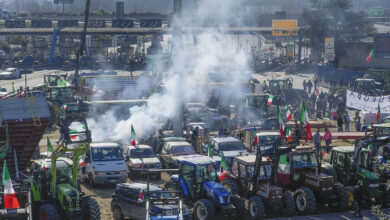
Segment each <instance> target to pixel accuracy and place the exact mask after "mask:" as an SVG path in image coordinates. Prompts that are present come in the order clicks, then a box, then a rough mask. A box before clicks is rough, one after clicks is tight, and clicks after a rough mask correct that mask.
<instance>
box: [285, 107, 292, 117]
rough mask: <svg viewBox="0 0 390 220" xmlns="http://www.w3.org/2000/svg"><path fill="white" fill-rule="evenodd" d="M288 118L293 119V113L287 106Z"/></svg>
mask: <svg viewBox="0 0 390 220" xmlns="http://www.w3.org/2000/svg"><path fill="white" fill-rule="evenodd" d="M286 117H287V118H288V120H291V119H292V113H291V110H290V106H287V111H286Z"/></svg>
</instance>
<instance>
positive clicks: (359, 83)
mask: <svg viewBox="0 0 390 220" xmlns="http://www.w3.org/2000/svg"><path fill="white" fill-rule="evenodd" d="M374 82H375V81H374V80H373V79H364V78H358V79H355V83H354V86H353V89H354V91H355V92H360V93H363V92H365V91H374V90H375V84H374Z"/></svg>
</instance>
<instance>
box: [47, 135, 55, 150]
mask: <svg viewBox="0 0 390 220" xmlns="http://www.w3.org/2000/svg"><path fill="white" fill-rule="evenodd" d="M47 151H49V152H51V153H52V152H53V151H54V149H53V145H51V142H50V139H49V137H47Z"/></svg>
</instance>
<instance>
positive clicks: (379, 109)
mask: <svg viewBox="0 0 390 220" xmlns="http://www.w3.org/2000/svg"><path fill="white" fill-rule="evenodd" d="M380 117H381V106H380V105H379V103H378V110H377V112H376V120H377V121H378V120H379V118H380Z"/></svg>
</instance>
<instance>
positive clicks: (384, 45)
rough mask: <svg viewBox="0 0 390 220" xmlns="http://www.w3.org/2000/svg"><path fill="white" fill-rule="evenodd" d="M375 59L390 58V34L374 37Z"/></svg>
mask: <svg viewBox="0 0 390 220" xmlns="http://www.w3.org/2000/svg"><path fill="white" fill-rule="evenodd" d="M374 57H377V58H390V34H377V35H375V36H374Z"/></svg>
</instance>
